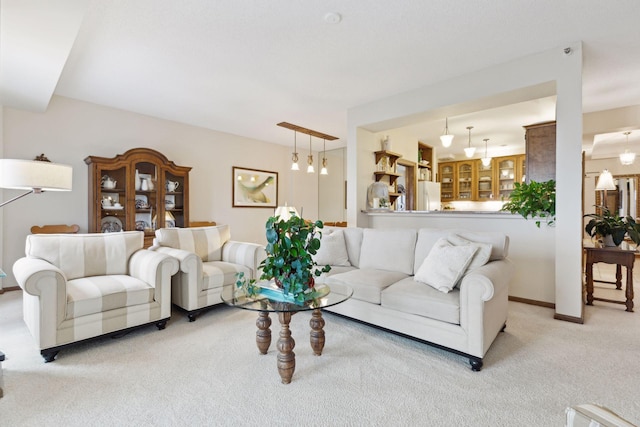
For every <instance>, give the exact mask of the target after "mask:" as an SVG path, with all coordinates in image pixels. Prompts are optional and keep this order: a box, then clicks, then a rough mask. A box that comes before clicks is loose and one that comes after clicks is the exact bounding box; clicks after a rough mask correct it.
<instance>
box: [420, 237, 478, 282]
mask: <svg viewBox="0 0 640 427" xmlns="http://www.w3.org/2000/svg"><path fill="white" fill-rule="evenodd" d="M477 251H478V248H477V247H475V246H471V245H464V246H454V245H452V244H451V243H449V241H448V240H447V239H444V238H442V239H439V240H438V241H437V242H436V243H435V245H433V248H431V251H430V252H429V255H427V257H426V258H425V259H424V261H423V263H422V265H421V266H420V268H419V269H418V271H417V272H416V275H415V277H414V279H415V280H416V281H418V282H422V283H426V284H427V285H429V286H431V287H433V288H435V289H437V290H439V291H440V292H444V293H449V292H451V290H452V289H453V288H454V287H455V286H456V284H457V283H458V281H459V280H460V278H461V277H462V276H463V275H464V272H465V271H466V270H467V267H468V266H469V263H470V262H471V259H472V258H473V256H474V255H475V253H476V252H477Z"/></svg>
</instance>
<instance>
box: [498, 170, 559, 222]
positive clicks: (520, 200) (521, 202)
mask: <svg viewBox="0 0 640 427" xmlns="http://www.w3.org/2000/svg"><path fill="white" fill-rule="evenodd" d="M501 210H502V211H506V212H511V213H514V214H520V215H522V217H523V218H525V219H529V218H545V221H546V223H547V225H549V226H551V225H553V224H554V223H555V221H556V182H555V181H554V180H553V179H550V180H549V181H543V182H536V181H531V182H529V183H526V182H523V183H519V182H516V183H515V184H514V189H513V191H512V192H511V195H510V196H509V201H508V202H507V203H505V204H504V205H503V206H502V209H501ZM540 223H541V220H536V226H537V227H538V228H540Z"/></svg>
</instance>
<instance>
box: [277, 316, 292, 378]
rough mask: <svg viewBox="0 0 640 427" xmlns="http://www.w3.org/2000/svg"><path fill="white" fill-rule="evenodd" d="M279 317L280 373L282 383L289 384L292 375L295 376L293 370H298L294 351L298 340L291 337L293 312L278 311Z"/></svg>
mask: <svg viewBox="0 0 640 427" xmlns="http://www.w3.org/2000/svg"><path fill="white" fill-rule="evenodd" d="M278 319H279V320H280V326H281V329H280V339H278V351H279V353H278V373H279V374H280V378H282V383H283V384H289V383H290V382H291V377H293V371H295V370H296V354H295V353H294V352H293V348H294V347H295V346H296V342H295V341H294V340H293V338H292V337H291V331H290V330H289V322H291V313H287V312H280V313H278Z"/></svg>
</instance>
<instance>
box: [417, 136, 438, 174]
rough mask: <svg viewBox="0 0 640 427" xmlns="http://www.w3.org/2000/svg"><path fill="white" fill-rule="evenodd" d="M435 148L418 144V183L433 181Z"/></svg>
mask: <svg viewBox="0 0 640 427" xmlns="http://www.w3.org/2000/svg"><path fill="white" fill-rule="evenodd" d="M432 167H433V147H431V146H430V145H427V144H425V143H422V142H418V181H432V180H434V176H433V169H432Z"/></svg>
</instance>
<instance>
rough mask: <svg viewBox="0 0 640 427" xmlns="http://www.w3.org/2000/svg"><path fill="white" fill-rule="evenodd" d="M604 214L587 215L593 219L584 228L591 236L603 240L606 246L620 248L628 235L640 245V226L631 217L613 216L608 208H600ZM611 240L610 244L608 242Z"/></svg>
mask: <svg viewBox="0 0 640 427" xmlns="http://www.w3.org/2000/svg"><path fill="white" fill-rule="evenodd" d="M600 209H601V211H602V214H598V213H592V214H586V215H585V217H588V218H591V220H589V222H588V223H587V225H586V226H585V228H584V231H586V232H587V234H588V235H589V236H591V237H592V238H593V237H596V238H602V239H603V243H604V245H605V246H618V245H619V244H620V243H622V241H623V240H624V237H625V235H628V236H629V237H630V238H631V240H633V241H634V242H635V243H636V244H640V224H638V223H636V221H635V220H634V219H633V218H632V217H631V216H627V217H626V218H622V217H620V216H619V215H618V214H617V213H616V214H612V213H611V212H610V211H609V209H608V208H607V207H606V206H600ZM609 239H611V243H609V244H608V242H607V240H609Z"/></svg>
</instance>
